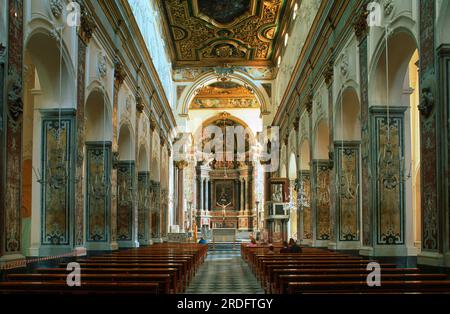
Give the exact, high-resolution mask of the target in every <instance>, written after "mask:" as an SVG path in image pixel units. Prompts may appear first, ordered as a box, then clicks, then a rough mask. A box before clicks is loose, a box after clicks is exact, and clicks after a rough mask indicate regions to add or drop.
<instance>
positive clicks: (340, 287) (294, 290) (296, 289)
mask: <svg viewBox="0 0 450 314" xmlns="http://www.w3.org/2000/svg"><path fill="white" fill-rule="evenodd" d="M288 293H289V294H303V293H320V294H323V293H326V294H330V293H340V294H341V293H353V294H365V293H377V294H378V293H396V294H402V293H450V280H398V281H396V280H392V281H384V282H383V283H382V284H381V286H374V287H370V286H369V285H367V282H366V281H365V280H364V281H340V282H333V283H330V282H327V281H325V282H290V283H289V285H288Z"/></svg>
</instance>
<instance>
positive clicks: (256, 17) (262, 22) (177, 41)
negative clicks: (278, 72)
mask: <svg viewBox="0 0 450 314" xmlns="http://www.w3.org/2000/svg"><path fill="white" fill-rule="evenodd" d="M159 1H160V8H161V10H162V11H163V13H164V17H165V23H166V25H165V27H166V31H167V34H168V35H170V37H171V38H170V46H171V53H172V57H173V59H174V60H173V62H174V65H175V66H178V67H180V66H222V65H224V64H230V65H234V66H236V65H247V66H270V65H272V63H273V59H274V51H275V49H276V47H277V45H278V44H279V42H280V40H279V37H281V36H279V34H278V29H279V26H280V23H281V21H282V20H281V17H282V16H283V13H284V10H285V3H286V0H159Z"/></svg>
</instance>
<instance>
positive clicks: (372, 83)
mask: <svg viewBox="0 0 450 314" xmlns="http://www.w3.org/2000/svg"><path fill="white" fill-rule="evenodd" d="M388 46H389V47H388V48H389V51H388V61H389V63H388V67H389V73H388V76H387V77H388V79H389V86H388V89H389V104H390V105H399V104H401V103H402V94H403V83H404V79H405V73H406V72H407V70H408V65H409V61H410V59H411V57H412V56H413V54H414V52H415V51H416V50H417V47H418V45H417V40H416V38H415V36H414V34H413V33H411V31H410V30H408V29H405V28H403V27H399V28H397V29H395V30H394V31H393V32H392V34H391V35H390V36H389V39H388ZM386 72H387V71H386V45H385V40H384V37H383V38H382V39H381V40H380V41H379V43H378V46H377V48H376V50H375V54H374V58H373V60H372V64H371V68H370V73H371V74H370V75H369V91H370V92H369V97H370V98H371V99H370V103H371V104H375V105H378V106H380V105H386V99H387V89H386V88H387V86H386Z"/></svg>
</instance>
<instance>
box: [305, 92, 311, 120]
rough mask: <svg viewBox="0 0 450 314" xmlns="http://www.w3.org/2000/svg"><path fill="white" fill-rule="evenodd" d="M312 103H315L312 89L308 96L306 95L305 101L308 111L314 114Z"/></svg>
mask: <svg viewBox="0 0 450 314" xmlns="http://www.w3.org/2000/svg"><path fill="white" fill-rule="evenodd" d="M312 105H313V93H312V91H311V92H310V93H309V94H308V96H306V102H305V107H306V111H307V112H308V114H309V115H311V114H312Z"/></svg>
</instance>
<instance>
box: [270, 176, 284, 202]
mask: <svg viewBox="0 0 450 314" xmlns="http://www.w3.org/2000/svg"><path fill="white" fill-rule="evenodd" d="M269 186H270V191H269V200H270V201H272V202H274V203H286V202H289V195H288V194H289V193H288V180H287V179H284V178H271V179H270V184H269Z"/></svg>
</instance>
